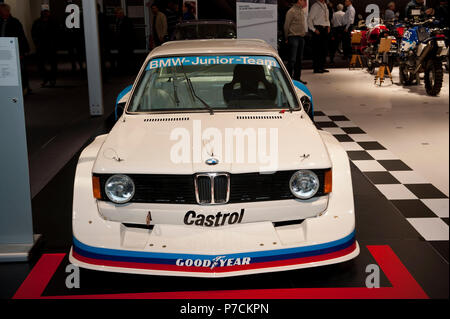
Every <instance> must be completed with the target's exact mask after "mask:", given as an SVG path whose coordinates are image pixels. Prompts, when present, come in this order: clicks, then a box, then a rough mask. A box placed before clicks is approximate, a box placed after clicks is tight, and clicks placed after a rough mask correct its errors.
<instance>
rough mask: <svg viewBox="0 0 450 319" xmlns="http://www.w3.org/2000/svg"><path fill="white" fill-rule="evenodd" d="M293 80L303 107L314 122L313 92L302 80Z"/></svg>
mask: <svg viewBox="0 0 450 319" xmlns="http://www.w3.org/2000/svg"><path fill="white" fill-rule="evenodd" d="M292 82H293V83H294V86H295V91H296V93H297V96H298V97H299V98H300V102H301V103H302V106H303V109H304V110H305V112H306V113H307V114H308V116H309V117H310V118H311V120H312V121H313V122H314V102H313V98H312V94H311V92H310V91H309V89H308V88H307V87H306V85H304V84H303V83H302V82H299V81H295V80H294V81H292Z"/></svg>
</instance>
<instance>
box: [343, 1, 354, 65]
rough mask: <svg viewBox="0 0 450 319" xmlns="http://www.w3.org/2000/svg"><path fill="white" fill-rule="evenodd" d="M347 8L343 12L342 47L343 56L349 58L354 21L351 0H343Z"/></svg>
mask: <svg viewBox="0 0 450 319" xmlns="http://www.w3.org/2000/svg"><path fill="white" fill-rule="evenodd" d="M344 4H345V6H346V7H347V9H346V10H345V14H344V34H343V39H342V49H343V50H344V58H345V59H349V58H350V55H351V53H352V31H353V24H354V23H355V14H356V12H355V8H354V7H353V5H352V0H345V2H344Z"/></svg>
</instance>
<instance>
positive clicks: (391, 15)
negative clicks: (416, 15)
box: [384, 1, 397, 24]
mask: <svg viewBox="0 0 450 319" xmlns="http://www.w3.org/2000/svg"><path fill="white" fill-rule="evenodd" d="M396 18H397V15H396V14H395V2H394V1H391V2H389V3H388V5H387V9H386V10H385V11H384V22H385V23H390V24H393V23H394V21H395V19H396Z"/></svg>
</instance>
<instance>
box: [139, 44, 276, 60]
mask: <svg viewBox="0 0 450 319" xmlns="http://www.w3.org/2000/svg"><path fill="white" fill-rule="evenodd" d="M208 54H233V55H236V54H246V55H270V56H278V54H277V52H276V51H275V50H274V48H273V47H271V46H270V45H268V44H267V43H266V42H265V41H263V40H257V39H208V40H186V41H171V42H166V43H164V44H163V45H161V46H159V47H157V48H155V49H154V50H153V51H152V52H150V54H149V55H148V57H147V60H149V59H152V58H154V57H157V56H184V55H208Z"/></svg>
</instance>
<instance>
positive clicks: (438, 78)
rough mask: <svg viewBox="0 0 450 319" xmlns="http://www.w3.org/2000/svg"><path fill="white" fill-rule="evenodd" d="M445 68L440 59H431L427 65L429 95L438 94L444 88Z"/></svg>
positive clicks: (426, 80)
mask: <svg viewBox="0 0 450 319" xmlns="http://www.w3.org/2000/svg"><path fill="white" fill-rule="evenodd" d="M443 78H444V70H443V69H442V62H441V61H438V60H429V61H428V62H427V64H426V66H425V76H424V80H425V90H426V91H427V94H428V95H431V96H436V95H438V94H439V92H440V91H441V88H442V81H443Z"/></svg>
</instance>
